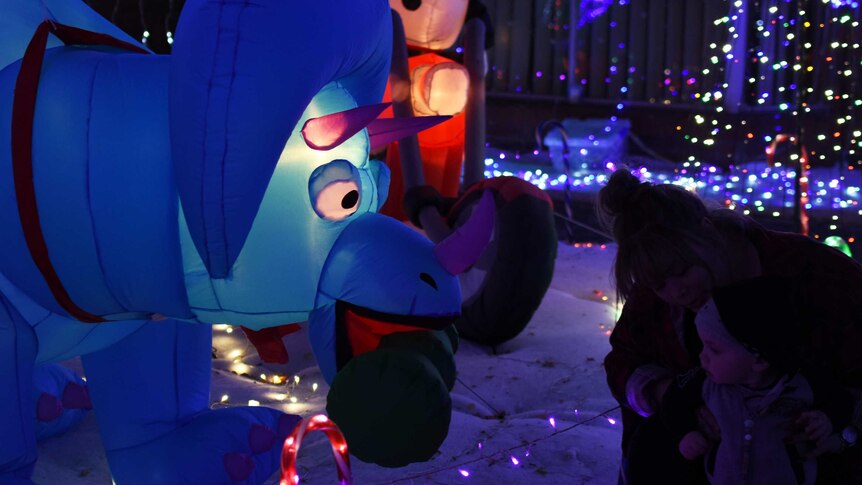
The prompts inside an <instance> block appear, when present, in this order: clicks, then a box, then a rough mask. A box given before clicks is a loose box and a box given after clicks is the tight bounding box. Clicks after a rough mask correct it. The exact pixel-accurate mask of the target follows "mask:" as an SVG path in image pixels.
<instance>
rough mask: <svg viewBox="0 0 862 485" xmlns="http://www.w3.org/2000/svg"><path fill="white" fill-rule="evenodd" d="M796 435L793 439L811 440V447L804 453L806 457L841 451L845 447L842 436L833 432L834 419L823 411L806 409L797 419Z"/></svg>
mask: <svg viewBox="0 0 862 485" xmlns="http://www.w3.org/2000/svg"><path fill="white" fill-rule="evenodd" d="M794 424H795V426H796V435H795V436H793V437H792V439H791V441H794V442H799V441H809V442H811V449H810V450H809V451H807V452H805V453H804V455H805V457H806V458H816V457H818V456H820V455H823V454H826V453H840V452H841V449H842V447H843V443H842V442H841V437H840V436H838V434H833V433H832V421H831V420H830V419H829V416H826V414H824V413H823V412H822V411H805V412H803V413H800V414H799V417H798V418H796V421H795V423H794Z"/></svg>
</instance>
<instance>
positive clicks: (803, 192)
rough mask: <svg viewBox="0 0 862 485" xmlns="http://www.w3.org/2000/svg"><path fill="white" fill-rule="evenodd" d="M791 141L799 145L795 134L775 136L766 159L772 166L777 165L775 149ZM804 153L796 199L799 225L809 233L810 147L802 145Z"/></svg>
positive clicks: (803, 231)
mask: <svg viewBox="0 0 862 485" xmlns="http://www.w3.org/2000/svg"><path fill="white" fill-rule="evenodd" d="M784 142H790V143H791V144H792V145H797V144H798V143H797V139H796V137H795V136H791V135H788V134H786V133H781V134H779V135H776V136H775V139H774V140H772V143H771V144H770V145H769V146H768V147H767V148H766V161H767V163H768V164H769V166H770V167H772V166H774V165H775V149H776V147H777V146H778V144H779V143H784ZM801 150H802V155H801V156H800V158H799V170H798V172H797V175H796V178H797V180H798V181H799V183H798V184H797V186H796V194H795V197H794V201H795V203H796V206H797V207H798V210H799V227H800V229H801V232H802V234H804V235H806V236H807V235H808V209H806V207H805V206H806V205H807V204H808V149H807V148H805V145H802V146H801Z"/></svg>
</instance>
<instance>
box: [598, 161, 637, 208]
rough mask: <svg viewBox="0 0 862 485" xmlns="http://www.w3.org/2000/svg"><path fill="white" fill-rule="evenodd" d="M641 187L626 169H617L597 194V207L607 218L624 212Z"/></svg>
mask: <svg viewBox="0 0 862 485" xmlns="http://www.w3.org/2000/svg"><path fill="white" fill-rule="evenodd" d="M641 185H642V183H641V181H640V180H639V179H638V178H637V177H635V176H634V175H632V173H631V172H629V170H628V169H627V168H620V169H617V170H616V171H615V172H614V173H613V174H612V175H611V178H610V179H608V183H607V185H605V186H604V188H602V190H601V191H600V192H599V207H600V208H601V210H602V211H603V212H605V213H606V214H607V215H609V216H616V215H617V214H620V213H621V212H625V211H626V208H627V207H628V206H629V204H630V203H631V202H632V199H633V198H634V197H635V194H636V193H637V192H638V189H639V188H640V187H641Z"/></svg>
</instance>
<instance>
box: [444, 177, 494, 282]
mask: <svg viewBox="0 0 862 485" xmlns="http://www.w3.org/2000/svg"><path fill="white" fill-rule="evenodd" d="M495 217H496V207H495V205H494V196H493V195H492V194H491V192H490V191H488V190H485V191H484V193H483V194H482V198H481V199H480V200H479V203H478V204H477V205H476V208H475V209H473V213H472V214H470V218H469V219H468V220H467V222H466V223H465V224H464V225H463V226H461V227H459V228H458V229H456V230H455V232H453V233H452V234H450V235H449V236H447V237H446V239H444V240H442V241H440V242H439V243H437V245H436V246H435V247H434V256H436V257H437V260H438V261H440V264H441V265H443V268H444V269H445V270H446V271H448V272H449V273H450V274H453V275H458V274H461V273H463V272H464V271H467V269H468V268H470V267H471V266H473V265H474V264H476V261H478V260H479V256H481V255H482V252H483V251H485V248H486V247H487V246H488V242H490V241H491V233H493V231H494V219H495Z"/></svg>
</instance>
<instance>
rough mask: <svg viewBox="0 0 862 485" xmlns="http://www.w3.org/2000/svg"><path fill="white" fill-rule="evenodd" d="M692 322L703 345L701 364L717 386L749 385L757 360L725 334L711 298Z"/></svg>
mask: <svg viewBox="0 0 862 485" xmlns="http://www.w3.org/2000/svg"><path fill="white" fill-rule="evenodd" d="M695 323H696V325H697V333H698V335H700V340H701V341H702V342H703V351H702V352H701V353H700V363H701V366H703V368H704V370H706V373H707V375H708V376H709V378H710V379H712V380H713V381H714V382H716V383H718V384H746V383H747V382H749V381H750V380H751V379H752V375H753V374H755V369H754V366H755V364H756V363H757V357H756V356H755V355H754V354H752V353H751V352H749V351H748V350H746V349H745V347H743V346H742V344H740V343H739V342H738V341H737V340H736V339H734V338H733V337H732V336H731V335H730V334H729V333H728V332H727V330H726V329H725V328H724V324H723V323H722V321H721V318H720V317H719V315H718V310H716V308H715V303H714V302H713V301H712V300H711V299H710V300H709V301H708V302H707V303H706V304H705V305H704V306H703V308H701V310H700V311H699V312H698V314H697V317H696V319H695Z"/></svg>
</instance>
